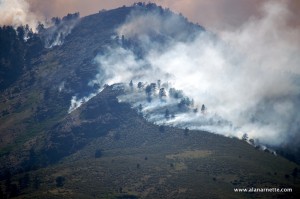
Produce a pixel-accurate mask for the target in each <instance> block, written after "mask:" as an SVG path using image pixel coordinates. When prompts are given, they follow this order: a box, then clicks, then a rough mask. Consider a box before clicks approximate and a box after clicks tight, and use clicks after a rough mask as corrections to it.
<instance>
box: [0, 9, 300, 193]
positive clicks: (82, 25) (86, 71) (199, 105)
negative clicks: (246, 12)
mask: <svg viewBox="0 0 300 199" xmlns="http://www.w3.org/2000/svg"><path fill="white" fill-rule="evenodd" d="M286 15H287V10H286V8H285V7H284V4H280V3H269V4H266V5H265V7H264V9H263V11H262V17H261V18H257V19H252V20H251V21H249V22H248V23H246V24H245V25H244V26H243V27H242V28H241V29H240V30H238V31H236V32H226V33H222V34H219V35H218V34H214V33H212V32H209V31H207V30H205V28H203V27H202V26H200V25H197V24H193V23H191V22H189V21H188V20H187V18H185V17H184V16H183V15H181V14H176V13H174V12H172V11H171V10H169V9H165V8H162V7H160V6H157V5H156V4H153V3H149V4H145V3H136V4H134V5H132V6H130V7H126V6H123V7H120V8H117V9H113V10H107V11H106V10H101V11H99V13H96V14H93V15H90V16H86V17H80V16H79V13H74V14H68V15H66V16H65V17H63V18H61V19H60V18H53V19H52V20H51V21H50V22H47V23H45V24H42V23H37V24H35V25H38V26H37V28H36V29H33V31H32V30H30V28H29V27H28V26H24V27H22V28H20V27H19V28H17V27H18V25H19V24H12V25H14V26H12V27H11V26H9V27H3V28H1V29H0V33H1V34H0V42H1V46H0V64H1V65H0V69H1V71H0V78H1V79H0V81H1V82H0V83H1V87H0V88H1V89H0V90H1V95H0V136H1V139H0V169H1V171H0V177H1V178H0V180H1V182H0V185H1V186H0V187H3V188H1V189H0V195H1V197H2V196H3V197H4V198H8V197H14V196H19V197H22V196H28V197H29V198H35V197H36V198H40V196H43V197H45V198H49V197H50V198H53V197H66V198H72V197H74V195H76V196H77V195H78V194H79V196H80V197H79V198H86V196H88V197H98V198H140V197H141V198H157V197H158V196H161V197H163V198H182V197H186V196H193V197H194V198H199V197H198V196H199V194H200V193H201V192H202V193H204V196H205V197H206V198H213V197H216V198H219V197H222V196H224V194H225V195H226V196H228V197H229V198H240V197H243V196H245V197H248V195H242V194H241V195H236V193H234V192H233V191H232V190H233V188H234V187H237V186H241V187H250V186H252V187H270V186H274V187H287V188H288V187H291V188H293V189H294V190H297V188H299V176H298V165H297V164H296V163H294V162H299V160H300V155H299V146H298V144H299V141H300V140H299V122H300V121H299V120H300V117H299V113H298V112H297V107H298V105H299V102H300V101H299V94H300V93H299V86H300V82H299V81H300V80H299V67H298V64H299V61H300V60H299V56H298V55H299V52H300V51H299V45H298V43H297V42H292V41H291V40H289V39H288V38H293V37H296V36H295V35H296V33H297V31H296V30H294V29H291V27H290V26H287V24H286V23H285V17H286ZM279 18H280V20H279ZM271 33H272V34H271ZM278 38H282V39H278ZM2 44H3V45H2ZM11 77H12V78H11ZM237 138H238V139H237ZM278 153H280V154H284V155H285V157H288V158H289V159H290V160H293V161H294V162H290V161H288V160H287V159H285V158H283V157H281V155H280V154H279V155H278ZM148 158H149V159H148ZM132 165H133V166H132ZM87 176H89V179H87ZM124 176H125V177H124ZM160 176H161V177H160ZM195 176H197V178H195ZM91 179H92V181H93V182H91ZM199 179H200V180H199ZM204 179H210V180H209V182H205V180H204ZM85 182H87V183H85ZM172 186H173V187H175V188H174V191H171V190H172ZM95 187H98V188H99V187H100V188H99V190H98V189H96V188H95ZM197 187H198V188H199V187H203V189H201V191H199V190H198V188H197ZM49 190H50V191H49ZM95 190H97V191H95ZM213 190H215V192H214V191H213ZM295 193H296V194H297V192H295ZM22 194H23V195H22ZM255 196H259V194H255ZM284 196H286V195H285V194H275V193H274V194H271V195H270V197H284ZM292 196H293V195H292ZM267 198H268V197H267Z"/></svg>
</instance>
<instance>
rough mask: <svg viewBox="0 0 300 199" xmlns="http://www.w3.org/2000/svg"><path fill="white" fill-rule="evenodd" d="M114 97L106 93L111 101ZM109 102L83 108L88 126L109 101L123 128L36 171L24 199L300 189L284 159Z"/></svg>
mask: <svg viewBox="0 0 300 199" xmlns="http://www.w3.org/2000/svg"><path fill="white" fill-rule="evenodd" d="M107 92H109V91H108V90H105V91H104V95H108V96H110V94H111V93H107ZM102 95H103V93H102ZM99 99H101V103H99ZM97 100H98V101H97ZM105 100H111V96H110V97H109V98H105V96H101V94H100V95H99V96H97V97H96V98H94V99H93V100H91V101H90V102H89V103H87V104H86V105H85V106H83V107H82V108H81V109H79V110H78V112H80V115H81V120H85V119H86V117H91V116H85V114H86V110H90V111H91V110H92V109H93V110H98V109H97V104H98V106H100V107H101V105H102V103H108V109H109V110H110V111H111V113H112V114H117V115H118V118H119V120H118V121H119V122H120V123H119V124H120V125H119V126H118V127H116V128H111V129H110V130H108V131H107V133H106V134H105V135H104V136H100V137H95V138H94V139H92V140H91V141H90V142H89V143H88V144H87V145H85V147H83V148H82V149H81V150H79V151H77V152H76V153H74V154H72V155H70V156H67V157H65V158H64V159H62V160H61V161H60V162H59V163H57V164H54V165H52V166H49V167H47V168H43V169H39V170H37V171H34V172H30V176H31V178H32V179H34V178H35V176H38V178H39V180H40V181H41V186H40V188H39V189H37V190H36V189H33V188H32V186H33V181H32V182H31V186H30V188H28V189H25V190H23V193H24V194H25V195H22V196H20V198H55V197H57V198H62V197H64V198H74V197H76V198H94V197H96V198H117V197H121V198H122V197H123V198H126V197H125V196H126V195H127V196H128V195H131V196H132V197H131V198H134V197H133V196H137V197H141V198H199V197H201V198H280V194H273V193H264V194H242V193H234V192H233V188H244V187H257V188H261V187H277V188H281V187H287V188H289V187H291V188H294V193H293V194H294V195H295V194H296V193H295V192H296V191H297V190H299V188H300V184H299V182H300V179H299V178H298V179H293V178H292V177H291V176H290V178H289V179H287V178H286V177H285V175H286V174H289V175H290V174H291V173H292V171H293V169H294V168H295V167H297V165H295V164H294V163H292V162H289V161H287V160H286V159H284V158H282V157H280V156H274V155H272V154H270V153H267V152H263V151H260V150H256V149H255V148H254V147H252V146H250V145H249V144H247V143H246V142H244V141H240V140H237V139H230V138H225V137H222V136H219V135H214V134H210V133H207V132H201V131H190V132H189V133H188V135H185V134H184V130H182V129H176V128H169V127H165V131H164V132H160V131H159V127H158V126H156V125H153V124H150V123H147V122H146V121H145V120H144V119H143V118H142V117H140V116H139V115H138V114H137V113H136V112H135V111H134V110H130V109H127V108H126V107H123V110H121V111H120V110H118V108H115V109H114V107H113V106H115V104H110V105H109V102H105ZM111 106H112V107H111ZM90 108H92V109H90ZM128 108H129V107H128ZM78 112H77V113H76V114H78ZM83 113H85V114H83ZM91 114H92V112H91ZM99 114H100V113H99ZM101 114H102V113H101ZM101 114H100V115H101ZM86 133H87V132H86ZM97 149H101V150H102V153H103V155H102V157H101V158H95V156H94V155H95V151H96V150H97ZM145 157H147V160H145ZM138 164H139V166H138ZM138 167H139V168H138ZM22 175H23V174H22ZM57 176H63V177H65V179H66V181H65V185H64V187H62V188H57V187H56V186H55V179H56V177H57ZM19 177H20V176H16V177H15V179H18V178H19ZM120 187H121V188H122V191H120ZM285 196H287V197H289V198H292V196H293V195H292V194H287V195H285ZM282 197H283V196H282ZM127 198H128V197H127Z"/></svg>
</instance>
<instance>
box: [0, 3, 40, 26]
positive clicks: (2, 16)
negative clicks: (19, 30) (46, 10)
mask: <svg viewBox="0 0 300 199" xmlns="http://www.w3.org/2000/svg"><path fill="white" fill-rule="evenodd" d="M39 21H44V18H43V17H41V16H38V15H37V14H36V13H34V12H32V11H31V10H30V5H29V3H28V2H27V1H25V0H0V26H4V25H11V26H15V27H17V26H22V25H26V24H28V25H29V27H31V28H32V29H33V31H35V30H36V27H37V25H38V22H39Z"/></svg>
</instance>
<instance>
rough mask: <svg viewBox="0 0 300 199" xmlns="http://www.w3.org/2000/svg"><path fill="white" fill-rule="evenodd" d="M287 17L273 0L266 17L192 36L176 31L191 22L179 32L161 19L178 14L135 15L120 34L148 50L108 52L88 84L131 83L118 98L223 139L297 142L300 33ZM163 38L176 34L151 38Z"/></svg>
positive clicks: (159, 118) (155, 118)
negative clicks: (160, 40) (244, 137)
mask: <svg viewBox="0 0 300 199" xmlns="http://www.w3.org/2000/svg"><path fill="white" fill-rule="evenodd" d="M290 14H291V13H290V12H289V9H288V7H287V5H286V4H285V3H284V2H281V1H280V2H279V1H276V2H274V1H270V2H267V3H265V4H264V5H263V7H262V8H261V13H260V16H261V17H259V18H258V17H256V18H254V17H253V18H251V19H250V20H249V21H248V22H247V23H245V24H243V25H242V26H241V27H239V28H237V29H236V30H235V31H230V32H222V33H221V34H220V35H219V38H218V37H216V36H215V35H213V34H211V33H209V32H207V31H203V30H202V29H199V32H198V34H197V36H193V37H191V38H187V39H182V38H181V37H177V36H176V35H182V34H181V32H182V31H184V30H185V29H188V27H181V26H179V27H178V29H177V32H178V34H175V36H174V34H173V33H174V31H173V30H172V29H171V32H170V29H169V28H167V29H166V28H165V27H166V26H165V25H166V24H164V22H168V21H170V20H171V21H172V20H174V19H175V20H179V19H180V18H177V19H176V18H168V17H169V16H164V15H160V14H158V13H156V12H152V13H150V14H149V13H148V14H147V15H141V14H139V13H138V14H134V17H133V16H132V15H131V16H130V17H129V18H128V20H127V21H126V23H125V24H123V25H122V26H121V27H119V28H118V29H117V30H116V32H117V33H118V34H119V35H120V36H121V35H125V41H123V42H124V43H125V44H126V40H128V41H130V40H132V39H136V40H138V42H139V43H140V46H142V47H141V49H144V47H145V46H146V47H147V48H146V49H147V50H146V51H145V52H144V54H143V55H142V56H141V55H137V53H136V52H134V50H132V49H131V48H128V47H126V45H125V46H124V44H123V45H121V46H119V47H116V48H113V49H108V51H107V53H105V54H102V55H99V56H97V57H96V58H95V61H96V62H97V63H98V64H99V71H100V72H99V74H98V75H97V76H96V78H95V79H94V80H92V81H91V82H94V83H95V82H99V83H102V84H103V82H105V83H108V84H114V83H119V82H125V83H126V84H128V83H129V82H130V81H131V80H132V83H131V86H130V87H131V88H130V87H128V88H127V90H128V92H127V94H126V95H124V96H120V97H119V100H120V101H125V102H129V103H131V104H132V106H133V107H134V108H137V109H138V110H139V111H140V112H142V113H143V114H144V116H145V117H146V118H147V119H149V120H150V121H152V122H155V123H157V124H167V125H172V126H179V127H189V128H193V129H202V130H208V131H211V132H215V133H219V134H223V135H226V136H237V137H242V135H243V134H245V133H246V134H248V136H249V137H250V138H253V139H255V140H256V141H257V142H259V143H263V144H268V145H272V146H279V145H283V144H287V143H290V142H293V141H295V142H296V140H297V139H298V138H299V124H300V123H299V122H300V114H299V113H298V111H297V107H299V105H300V100H299V96H300V93H299V92H300V76H299V75H300V74H299V73H300V68H299V63H300V56H299V52H300V49H299V48H300V45H299V40H298V35H299V30H298V29H295V28H292V27H291V26H290V25H289V24H288V23H287V19H288V18H289V17H290ZM143 22H144V23H143ZM149 22H151V24H153V26H151V27H155V28H154V29H152V28H149V26H148V24H149ZM178 23H179V24H181V22H180V21H179V22H178ZM172 24H176V21H175V22H174V23H172ZM172 28H173V29H174V30H175V29H176V26H175V25H174V26H173V27H172ZM175 32H176V31H175ZM179 33H180V34H179ZM137 35H138V37H136V36H137ZM153 35H155V36H154V37H153ZM159 35H169V36H170V38H172V39H169V40H167V42H165V43H164V45H163V48H162V47H160V46H158V45H157V43H156V42H152V40H153V39H157V38H159ZM183 35H184V34H183ZM167 38H169V37H167ZM152 44H153V45H152ZM158 80H161V84H160V85H159V84H158V83H156V82H157V81H158ZM138 82H140V83H141V84H140V86H141V87H139V88H137V83H138ZM151 83H156V85H154V84H151ZM151 85H152V86H151ZM143 86H144V90H143V88H142V87H143ZM149 86H150V87H149ZM141 88H142V90H141ZM161 88H163V90H164V91H161ZM147 89H148V91H147ZM172 89H173V90H172ZM174 89H175V93H177V94H176V95H174ZM179 90H181V91H179ZM161 92H164V94H161ZM178 93H179V95H178ZM174 96H175V97H174ZM182 105H184V106H183V107H184V108H183V109H182ZM202 105H205V109H204V110H202V108H201V107H203V106H202ZM200 108H201V111H200ZM298 141H299V140H298Z"/></svg>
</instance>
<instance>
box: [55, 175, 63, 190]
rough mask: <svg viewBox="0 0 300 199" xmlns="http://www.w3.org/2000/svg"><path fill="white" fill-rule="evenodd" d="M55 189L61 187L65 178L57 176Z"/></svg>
mask: <svg viewBox="0 0 300 199" xmlns="http://www.w3.org/2000/svg"><path fill="white" fill-rule="evenodd" d="M55 181H56V187H63V186H64V183H65V178H64V177H63V176H58V177H57V178H56V179H55Z"/></svg>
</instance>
